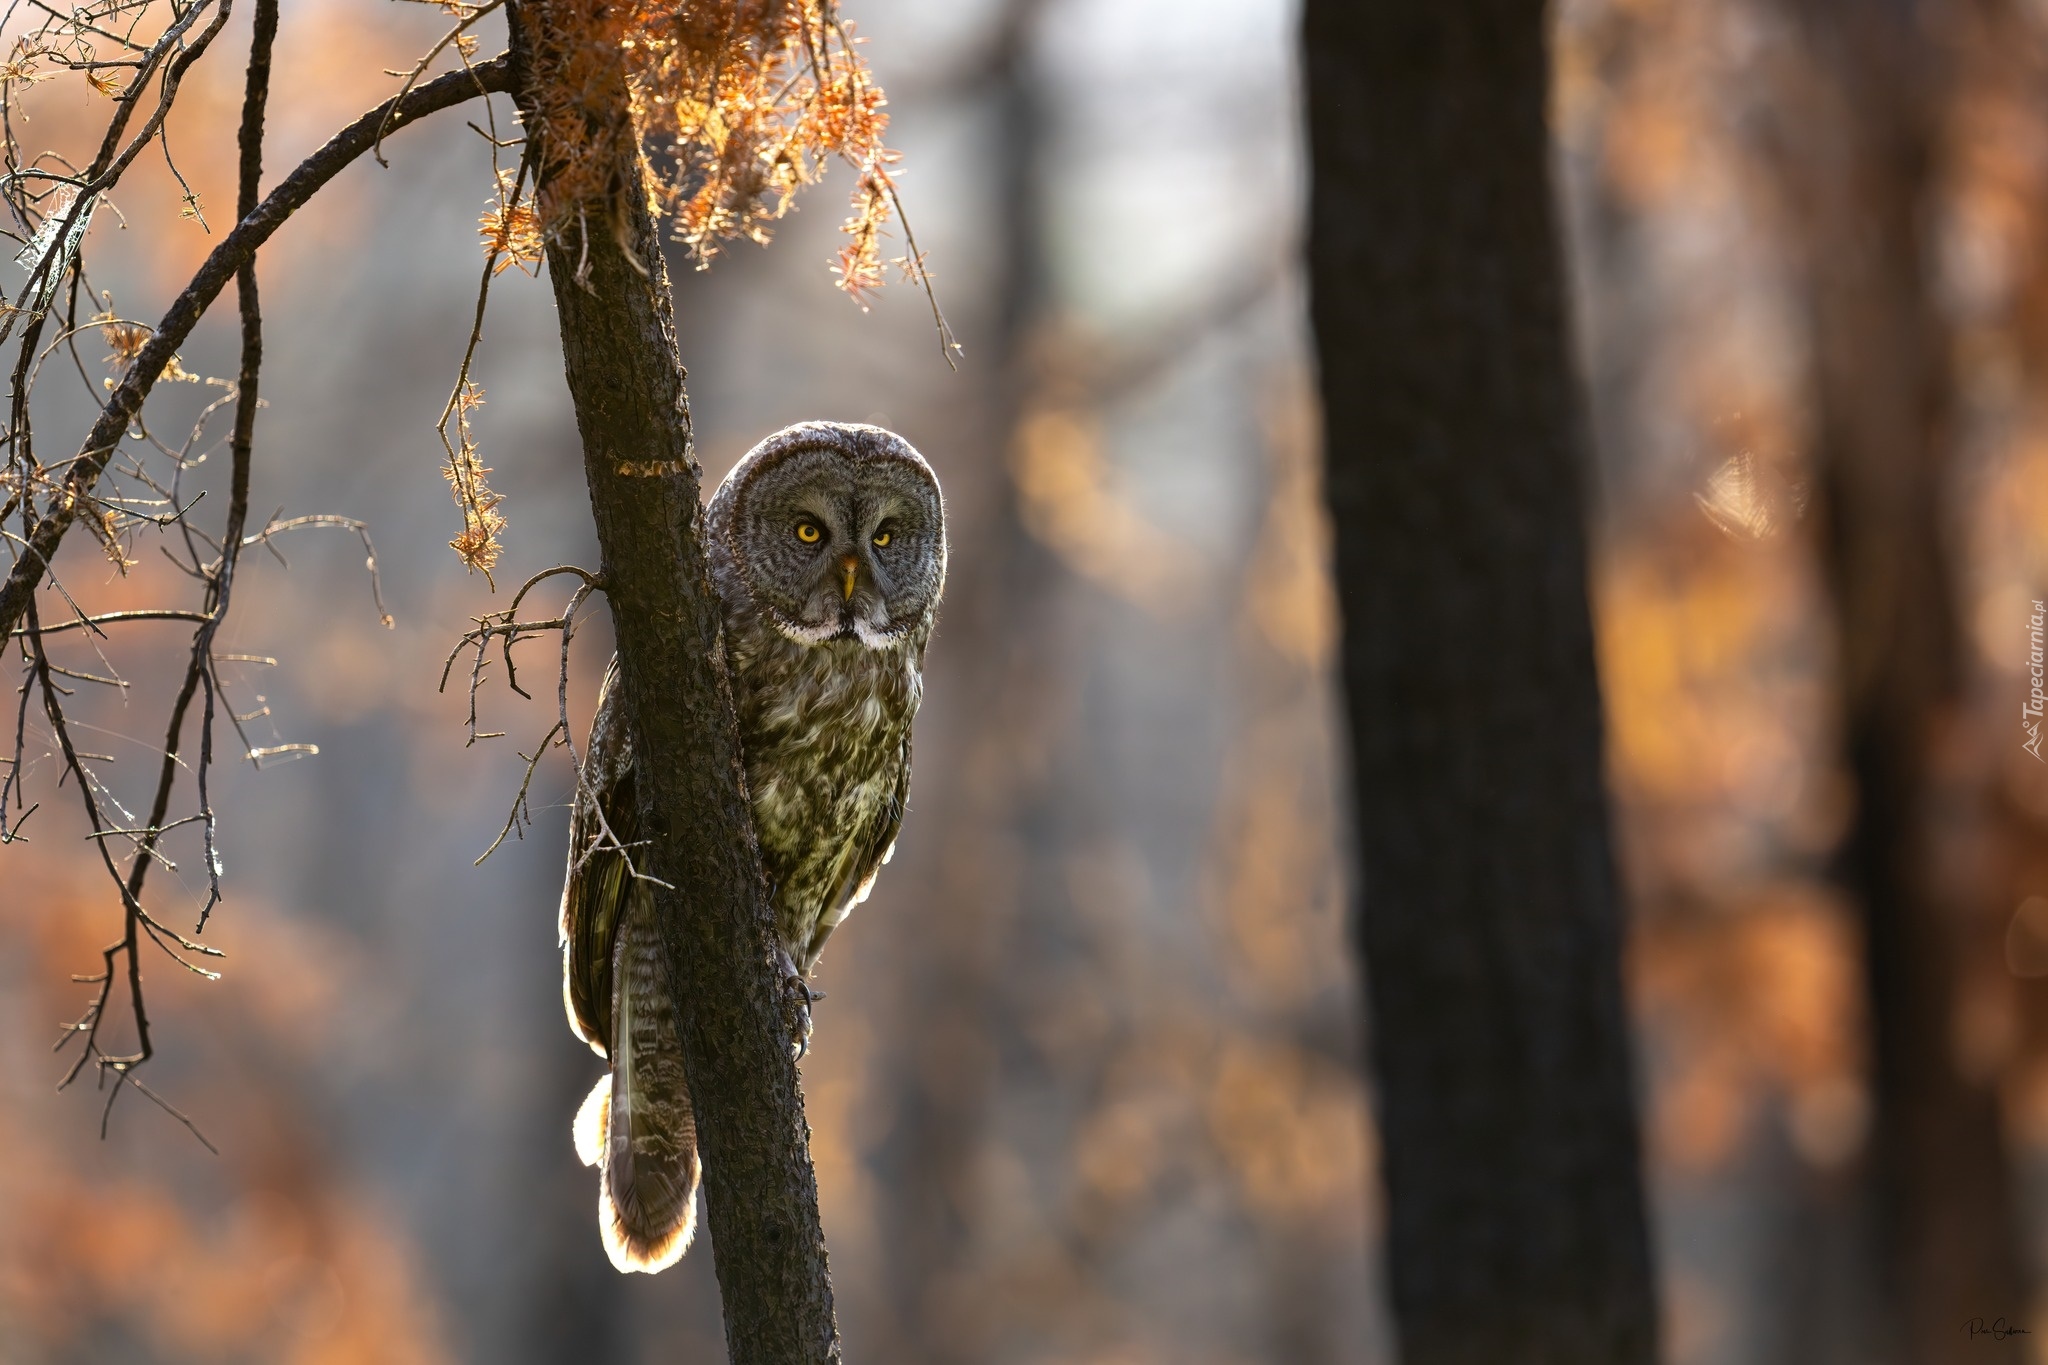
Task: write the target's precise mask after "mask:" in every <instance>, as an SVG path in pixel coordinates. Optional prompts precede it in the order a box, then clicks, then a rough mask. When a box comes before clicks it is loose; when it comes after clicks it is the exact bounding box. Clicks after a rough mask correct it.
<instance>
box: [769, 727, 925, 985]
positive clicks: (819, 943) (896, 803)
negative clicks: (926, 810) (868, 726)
mask: <svg viewBox="0 0 2048 1365" xmlns="http://www.w3.org/2000/svg"><path fill="white" fill-rule="evenodd" d="M909 802H910V736H909V735H908V734H905V735H904V736H903V752H902V754H901V755H900V757H899V759H898V763H897V768H896V786H895V788H894V790H893V791H892V792H891V793H890V796H889V802H888V804H887V805H886V806H884V807H883V808H882V810H881V812H880V814H879V816H878V818H877V819H876V820H875V825H874V829H873V831H872V832H871V833H870V834H869V835H868V837H867V838H866V839H864V840H862V842H861V847H860V849H859V850H858V851H857V852H856V853H855V855H854V857H853V860H852V862H851V864H850V865H849V866H848V868H847V873H846V878H845V880H844V881H842V882H841V883H840V885H839V892H838V894H837V895H835V896H834V897H833V898H832V904H830V905H829V906H827V907H826V908H825V913H824V914H822V915H820V916H818V927H817V928H816V929H814V930H812V931H811V942H810V946H809V947H807V948H806V949H805V950H804V960H803V961H802V962H800V963H798V964H797V965H798V966H800V967H801V968H802V969H803V970H804V972H805V973H807V974H808V973H809V971H810V970H811V967H812V966H813V965H814V964H815V963H816V962H817V960H818V954H819V953H821V952H823V951H824V950H825V940H826V939H828V938H830V937H832V931H833V930H834V929H837V928H838V927H839V926H840V924H841V922H843V921H844V920H845V919H846V917H847V916H848V915H850V914H852V913H853V907H854V906H856V905H859V904H860V903H861V902H862V901H864V900H866V899H867V898H868V892H870V891H872V890H874V889H875V878H877V877H879V876H880V875H881V874H882V865H883V864H885V863H887V862H888V861H889V859H891V858H892V857H894V856H895V855H896V835H897V833H898V832H899V831H900V830H902V828H903V809H904V807H905V806H906V805H908V804H909Z"/></svg>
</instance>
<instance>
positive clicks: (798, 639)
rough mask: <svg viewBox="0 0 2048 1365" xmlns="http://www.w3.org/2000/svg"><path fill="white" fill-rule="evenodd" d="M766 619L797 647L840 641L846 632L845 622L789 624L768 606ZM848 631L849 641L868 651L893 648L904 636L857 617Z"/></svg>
mask: <svg viewBox="0 0 2048 1365" xmlns="http://www.w3.org/2000/svg"><path fill="white" fill-rule="evenodd" d="M768 619H769V621H770V622H771V623H773V625H774V626H775V629H776V630H778V631H780V632H781V633H782V635H783V638H785V639H788V640H791V641H794V642H795V643H797V644H800V645H822V644H825V643H826V642H827V641H831V640H843V639H845V638H846V637H847V634H848V631H849V626H848V623H846V622H844V621H833V622H829V623H827V624H824V625H815V626H814V625H811V624H810V623H809V622H806V621H793V620H791V619H790V618H789V617H787V616H785V615H783V614H782V613H781V612H779V611H776V610H775V609H774V608H772V607H771V608H769V611H768ZM850 629H851V633H852V635H853V638H854V639H856V640H859V641H860V642H861V643H862V644H863V645H865V646H867V647H868V648H869V649H894V648H895V647H896V646H897V645H898V644H900V643H901V642H902V640H903V636H904V633H905V632H904V630H903V629H890V628H888V627H885V626H877V625H874V624H873V623H871V622H869V621H865V620H863V619H861V618H860V617H858V616H856V617H854V618H853V621H852V623H851V627H850ZM905 629H907V628H905Z"/></svg>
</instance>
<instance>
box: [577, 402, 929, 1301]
mask: <svg viewBox="0 0 2048 1365" xmlns="http://www.w3.org/2000/svg"><path fill="white" fill-rule="evenodd" d="M706 538H707V540H708V542H709V544H708V550H709V553H710V558H711V573H712V581H713V582H714V584H715V585H716V586H717V589H718V595H719V598H720V600H721V602H722V603H723V605H724V608H725V648H726V660H727V666H728V668H729V669H730V670H731V676H732V686H733V700H734V702H735V704H736V705H737V707H738V710H739V723H740V738H741V743H742V745H743V746H744V750H745V759H746V773H747V790H748V793H749V795H750V797H751V799H752V803H753V812H754V826H755V829H756V831H757V833H758V834H759V836H760V841H761V856H762V860H763V862H764V863H765V864H766V865H767V872H768V879H769V884H770V886H771V888H772V891H771V894H772V897H773V904H774V909H775V927H776V930H777V936H778V938H779V939H780V941H781V944H782V948H783V950H784V952H786V953H787V954H788V956H789V959H790V964H791V967H792V968H793V970H794V971H795V972H796V973H798V974H799V975H800V977H801V978H804V979H807V978H808V977H809V975H810V972H811V969H812V967H813V966H815V965H816V963H817V960H818V953H819V950H820V949H822V948H823V947H824V946H825V940H826V938H827V937H829V936H830V935H831V933H832V931H833V929H835V928H836V927H838V925H839V923H840V921H841V920H843V919H845V918H846V915H847V912H848V911H850V910H851V909H852V908H853V907H854V906H856V905H858V904H859V903H860V902H861V901H863V900H865V899H866V898H867V894H868V889H869V888H870V887H871V886H873V884H874V880H875V875H876V874H877V873H878V872H879V871H880V870H881V867H882V864H883V863H886V862H887V861H889V857H890V855H891V854H892V853H893V852H894V851H895V846H896V831H897V829H898V827H899V825H900V824H901V822H902V819H903V808H904V801H905V798H906V797H907V796H908V794H909V791H910V722H911V717H913V716H914V715H915V714H916V713H917V706H918V702H919V700H920V699H921V698H922V696H923V692H924V676H923V668H924V652H925V644H926V642H927V641H928V640H929V639H930V638H931V632H932V622H933V619H934V616H935V614H936V611H937V608H938V603H939V593H940V591H941V589H942V588H943V587H944V586H945V581H946V524H945V506H944V503H943V501H942V500H941V498H940V496H939V484H938V480H937V479H936V478H934V477H933V475H932V471H931V467H930V466H929V465H927V464H926V463H925V462H924V457H923V456H921V455H919V454H918V453H917V451H915V450H913V449H912V448H911V446H910V443H909V442H907V441H905V440H904V439H903V438H902V437H900V436H897V435H895V434H894V433H892V432H888V431H884V430H883V429H882V428H880V427H871V426H853V425H843V424H840V423H836V422H804V423H799V424H798V425H796V426H793V427H787V428H785V429H784V430H782V431H778V432H776V433H775V434H774V435H773V436H770V437H769V438H768V439H767V440H765V441H763V442H761V444H759V445H757V446H755V447H754V449H753V450H752V451H750V452H748V454H747V456H746V458H745V459H743V460H741V461H740V462H739V464H738V465H737V466H735V467H734V469H733V471H732V473H731V474H729V475H727V476H726V479H725V482H724V483H722V484H720V485H719V488H718V492H717V494H716V495H715V496H714V497H713V498H712V500H711V506H710V509H709V512H708V514H707V517H706ZM617 667H618V665H617V661H616V660H614V661H613V664H612V666H611V668H609V669H607V670H606V673H605V680H604V684H603V687H602V689H601V690H600V692H599V696H598V706H597V717H596V719H595V720H594V721H593V722H592V723H591V729H590V747H589V750H588V755H587V758H586V760H585V761H586V764H587V769H586V771H587V774H588V778H587V781H586V782H585V783H584V784H582V786H580V787H579V789H578V793H577V797H576V804H575V810H574V813H573V814H572V816H571V818H570V826H569V873H568V877H567V881H566V884H565V886H564V887H563V891H562V921H561V922H562V994H563V998H564V1001H565V1003H566V1005H567V1007H568V1011H569V1023H570V1026H571V1027H572V1028H574V1029H575V1030H576V1032H577V1033H578V1034H579V1035H580V1036H581V1037H582V1038H583V1039H584V1040H585V1041H586V1042H588V1043H589V1044H590V1046H591V1047H592V1048H593V1049H595V1050H596V1051H597V1052H598V1053H599V1054H600V1055H602V1056H605V1057H607V1058H608V1059H609V1060H610V1063H611V1074H610V1075H608V1076H606V1077H604V1078H603V1079H601V1080H599V1082H598V1083H597V1085H596V1087H595V1088H594V1089H593V1090H592V1091H591V1092H590V1098H589V1099H587V1100H586V1101H584V1104H583V1108H582V1110H581V1111H580V1112H579V1113H578V1114H577V1117H576V1124H575V1136H576V1149H577V1152H578V1154H579V1155H580V1156H581V1157H582V1159H583V1161H584V1162H585V1164H587V1165H592V1166H596V1167H597V1168H598V1188H599V1195H598V1229H599V1232H600V1233H601V1234H602V1235H603V1238H604V1244H605V1249H606V1251H608V1252H609V1253H610V1254H611V1258H612V1264H613V1265H615V1266H617V1267H618V1268H619V1269H620V1270H622V1271H626V1270H644V1271H656V1270H661V1269H664V1268H665V1267H667V1266H670V1265H672V1264H674V1263H675V1261H676V1260H677V1259H678V1258H679V1257H681V1256H682V1254H683V1252H684V1250H685V1249H686V1248H687V1247H688V1246H689V1243H690V1235H691V1232H692V1230H693V1228H694V1226H695V1218H694V1205H695V1195H696V1192H697V1182H698V1178H699V1176H700V1174H701V1167H700V1164H699V1161H698V1157H697V1128H696V1120H695V1118H694V1116H693V1115H692V1113H691V1110H690V1092H689V1086H688V1084H687V1081H686V1078H685V1076H684V1072H683V1058H682V1052H681V1049H680V1047H679V1045H678V1043H677V1039H676V1031H675V1026H674V1021H673V1018H672V1013H671V1007H670V1000H669V994H668V983H667V979H666V974H665V973H664V972H663V970H662V964H661V956H660V949H659V946H658V942H657V938H656V933H655V909H654V899H653V896H652V895H651V894H650V892H649V890H648V888H647V886H646V884H645V883H644V882H638V881H635V880H634V879H632V878H631V877H629V876H628V875H627V870H626V866H625V860H624V859H623V858H622V857H621V856H620V855H619V853H618V852H617V847H618V845H621V844H622V845H624V846H626V847H629V848H630V847H631V846H632V844H633V843H634V842H635V841H636V839H637V838H638V833H637V829H638V824H639V816H638V807H637V805H636V804H635V792H634V759H633V753H632V746H631V739H630V736H629V733H628V728H627V724H626V718H625V715H624V710H623V705H622V703H621V701H620V699H619V689H618V688H617V686H616V682H617ZM593 798H594V799H593ZM600 811H602V813H603V821H602V823H601V822H600V821H599V819H598V814H599V812H600ZM606 826H608V827H609V828H610V831H611V834H612V835H613V836H615V838H616V840H617V841H618V843H617V844H614V843H612V842H611V841H610V840H607V839H605V837H604V833H603V831H604V828H605V827H606ZM594 843H595V844H599V845H600V846H599V847H597V848H595V849H593V847H592V845H593V844H594ZM801 1027H802V1028H805V1029H807V1028H808V1020H807V1019H806V1020H805V1021H804V1023H803V1024H802V1025H801Z"/></svg>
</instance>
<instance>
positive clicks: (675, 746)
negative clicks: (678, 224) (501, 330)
mask: <svg viewBox="0 0 2048 1365" xmlns="http://www.w3.org/2000/svg"><path fill="white" fill-rule="evenodd" d="M547 9H548V6H547V4H546V3H545V2H544V0H527V2H526V3H524V4H520V5H517V6H515V7H513V8H512V32H513V59H514V67H515V90H516V91H517V94H518V98H519V100H520V104H521V108H522V113H523V114H524V116H525V118H526V123H527V126H528V128H529V130H531V129H533V128H534V127H535V122H536V121H535V118H534V116H533V112H532V111H533V101H534V99H535V96H536V92H537V91H538V90H539V89H540V88H541V83H543V82H546V81H549V80H552V79H560V78H561V73H559V72H554V71H549V70H544V69H536V67H537V65H538V64H537V63H532V62H529V61H528V60H527V57H528V54H529V53H530V52H532V51H533V50H534V48H535V47H536V46H537V45H536V44H534V43H533V42H532V41H531V39H532V37H533V36H534V27H533V26H534V25H536V24H537V23H540V22H546V21H547V19H548V15H547V13H546V11H547ZM578 97H579V99H581V100H582V101H583V102H584V104H585V106H586V107H595V106H596V105H597V104H599V103H606V102H614V101H618V100H620V99H622V98H623V90H622V89H614V90H610V91H605V90H592V89H583V88H579V91H578ZM619 107H621V106H617V105H616V104H613V105H612V107H611V109H610V114H609V116H611V117H616V116H618V109H619ZM542 174H543V177H545V175H546V166H545V154H544V155H543V170H542ZM621 174H622V175H623V176H624V177H625V180H624V182H623V183H621V184H620V185H618V186H617V187H616V188H617V193H616V194H614V195H613V197H612V199H611V201H610V202H609V203H592V204H585V205H583V206H581V207H582V210H583V213H584V217H585V221H586V223H587V227H586V228H585V230H584V232H583V233H582V234H581V240H569V241H556V242H553V243H551V244H550V245H549V247H548V253H547V267H548V275H549V278H550V279H551V280H552V281H553V285H554V293H555V305H556V308H557V310H558V312H559V314H560V323H561V331H562V355H563V361H564V364H565V367H566V370H567V374H568V382H569V392H570V395H571V397H572V398H573V400H574V403H575V408H576V425H577V430H578V432H579V433H580V434H581V436H582V440H583V468H584V476H585V479H586V481H587V482H588V484H589V488H590V506H591V512H592V515H593V516H594V517H595V519H596V523H597V537H598V545H599V547H600V552H601V554H602V556H603V566H602V572H603V580H604V586H605V593H606V597H607V599H608V601H609V603H610V606H611V614H612V620H613V624H614V630H615V633H616V635H617V639H618V652H619V670H620V681H621V685H622V686H623V687H624V689H625V696H626V701H627V709H628V714H629V715H630V717H631V724H632V733H633V744H634V752H635V753H636V754H638V755H639V756H640V772H641V774H642V776H643V779H644V780H643V781H642V782H641V783H640V793H641V795H640V799H641V802H642V815H641V820H642V828H644V829H647V830H649V831H652V833H653V839H652V841H651V843H650V844H649V846H648V847H646V848H644V849H638V850H635V851H634V857H635V860H636V861H637V862H638V863H639V865H640V867H641V868H642V869H643V870H644V871H645V872H646V873H648V874H649V875H651V876H653V877H655V878H658V879H659V880H660V881H661V882H663V883H666V884H667V885H666V886H657V887H656V894H655V905H656V910H657V913H658V914H659V916H660V919H661V936H662V943H663V947H664V949H665V951H666V953H667V957H668V968H669V975H670V984H671V989H672V990H673V991H674V992H675V995H676V1002H677V1017H678V1018H679V1020H680V1021H681V1025H682V1027H681V1033H682V1046H683V1055H684V1058H685V1062H686V1065H687V1067H688V1070H689V1079H690V1098H691V1101H692V1103H693V1104H694V1105H695V1107H696V1115H697V1132H698V1140H699V1142H700V1144H701V1148H702V1151H703V1156H704V1191H705V1206H706V1212H707V1214H708V1222H709V1226H710V1232H711V1242H712V1253H713V1258H714V1262H715V1265H716V1268H717V1272H718V1285H719V1292H720V1295H721V1297H722V1299H723V1302H724V1308H725V1333H726V1349H727V1353H728V1355H729V1357H730V1359H731V1361H732V1362H733V1365H824V1363H826V1362H832V1363H834V1365H836V1362H838V1360H839V1359H840V1346H839V1329H838V1325H837V1322H836V1321H835V1319H834V1315H833V1308H832V1284H831V1276H830V1273H829V1270H828V1268H827V1265H826V1257H825V1239H824V1234H823V1232H822V1230H821V1228H820V1225H819V1220H818V1192H817V1182H816V1179H815V1177H814V1175H813V1172H812V1168H811V1158H810V1146H809V1142H810V1129H809V1126H808V1125H807V1124H806V1122H805V1120H804V1111H803V1097H802V1094H801V1092H800V1091H799V1089H798V1084H797V1072H796V1063H795V1061H794V1059H793V1058H792V1057H791V1055H790V1040H789V1030H788V1025H787V1023H786V1022H785V1020H784V1017H783V1013H782V1000H783V998H784V997H783V991H784V989H785V982H784V980H783V977H782V973H781V972H780V971H779V970H778V968H777V966H776V955H775V949H774V945H773V936H772V929H773V925H772V920H771V918H770V913H769V909H768V900H767V883H766V878H765V877H764V876H763V874H762V870H761V857H760V851H759V849H758V847H757V846H756V843H755V837H754V827H753V816H752V813H751V811H750V809H749V806H748V800H747V791H746V777H745V772H744V770H743V768H742V766H741V761H740V741H739V728H738V723H737V721H736V719H735V717H734V712H733V702H732V692H731V687H730V683H729V681H728V679H727V676H726V671H725V664H724V658H725V647H724V642H723V638H722V623H721V617H720V610H719V604H718V596H717V594H716V592H715V591H714V590H713V588H712V586H711V578H710V572H709V567H708V564H707V561H706V558H705V550H704V541H703V535H704V515H703V508H702V504H701V502H700V500H699V487H700V485H701V482H702V477H703V473H702V470H701V469H700V468H699V466H698V464H697V460H696V455H695V450H694V447H693V446H692V443H691V437H690V413H689V406H688V401H687V398H686V397H685V393H684V388H683V380H684V375H683V368H682V362H681V360H680V359H679V356H678V352H677V349H676V342H675V327H674V319H673V317H672V314H671V301H670V296H669V287H668V275H667V270H666V268H665V267H664V265H663V263H662V253H661V249H660V241H659V238H658V237H657V236H656V229H655V226H654V223H653V222H652V220H651V219H650V218H649V217H648V215H647V212H646V208H645V205H646V202H647V200H646V194H645V191H644V188H643V186H641V185H640V184H639V183H638V177H639V167H638V165H637V163H634V164H632V165H630V166H628V167H627V168H625V169H623V170H622V171H621ZM614 215H623V216H624V217H625V220H626V221H625V222H624V223H623V224H620V223H619V222H617V221H616V218H615V216H614ZM621 229H622V231H621ZM622 237H623V240H624V242H625V243H626V244H629V245H630V246H631V248H632V251H633V256H634V257H635V258H637V259H629V258H628V256H627V254H626V252H625V250H623V249H622V246H621V238H622Z"/></svg>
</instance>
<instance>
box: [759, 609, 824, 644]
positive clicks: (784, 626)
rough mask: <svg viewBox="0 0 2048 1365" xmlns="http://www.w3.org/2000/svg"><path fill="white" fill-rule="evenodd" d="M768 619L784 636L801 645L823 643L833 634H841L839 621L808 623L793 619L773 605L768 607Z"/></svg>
mask: <svg viewBox="0 0 2048 1365" xmlns="http://www.w3.org/2000/svg"><path fill="white" fill-rule="evenodd" d="M768 620H769V622H770V623H771V624H773V625H774V627H775V628H776V629H777V630H779V631H781V632H782V634H783V636H784V638H786V639H789V640H793V641H795V642H796V643H797V644H800V645H822V644H824V643H825V642H826V641H827V640H829V639H831V638H832V637H833V636H835V635H837V634H839V629H840V627H839V623H838V622H836V621H834V622H831V623H830V624H827V625H821V626H813V625H807V624H806V623H804V622H802V621H792V620H790V619H789V618H788V617H787V616H784V615H783V614H782V613H781V612H779V611H776V610H775V609H774V608H773V607H771V608H769V609H768Z"/></svg>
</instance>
